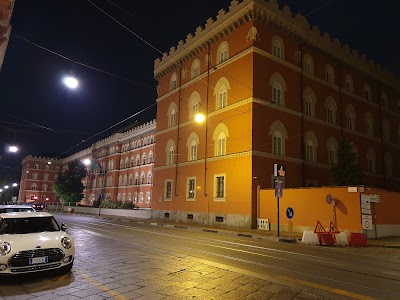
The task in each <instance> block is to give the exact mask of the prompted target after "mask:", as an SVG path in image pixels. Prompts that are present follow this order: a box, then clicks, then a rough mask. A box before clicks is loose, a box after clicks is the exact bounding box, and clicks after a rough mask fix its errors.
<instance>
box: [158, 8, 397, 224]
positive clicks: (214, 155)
mask: <svg viewBox="0 0 400 300" xmlns="http://www.w3.org/2000/svg"><path fill="white" fill-rule="evenodd" d="M154 76H155V78H156V79H157V81H158V87H157V90H158V98H157V118H156V120H157V130H156V131H157V135H156V136H157V147H156V149H155V151H156V152H155V154H156V155H155V157H156V160H155V166H154V178H155V181H154V187H153V197H154V201H153V205H152V210H153V216H154V217H155V218H168V219H172V220H177V221H182V222H197V223H203V224H221V225H228V226H236V227H253V228H256V226H257V216H259V207H258V201H257V186H260V187H261V188H271V187H273V182H274V176H273V165H274V164H275V163H278V164H283V165H285V166H286V177H285V182H284V186H285V187H301V186H304V187H306V186H309V187H317V186H327V185H332V184H333V177H332V173H331V171H330V169H331V166H332V165H334V164H335V163H336V162H337V149H338V144H339V143H340V141H341V139H342V138H343V137H345V138H346V139H347V140H348V141H349V142H350V143H351V144H352V146H353V151H354V152H355V153H357V155H358V158H357V163H358V164H359V165H360V167H361V168H362V169H363V170H364V172H365V178H364V182H363V184H365V185H366V186H374V187H378V188H384V189H390V190H398V189H399V186H400V185H399V183H400V168H399V167H400V165H399V162H400V151H399V150H400V118H399V117H400V91H399V87H400V84H399V83H400V81H399V78H397V77H395V76H394V75H393V74H391V73H389V72H387V71H386V70H384V69H382V68H381V67H380V66H379V65H376V64H374V63H373V62H371V61H369V60H368V59H367V58H366V57H365V56H364V55H360V54H359V53H358V52H357V51H356V50H350V49H349V47H348V46H347V45H343V44H341V43H340V41H339V40H337V39H335V40H333V39H331V38H330V36H329V34H328V33H323V34H322V33H320V32H319V29H318V28H317V27H315V26H314V27H311V26H310V25H309V24H308V22H307V20H306V19H305V17H303V16H301V15H299V14H297V15H295V16H293V15H292V14H291V12H290V9H289V8H288V7H284V8H279V6H278V3H277V2H276V1H275V0H270V1H264V0H244V1H241V2H239V1H232V2H231V5H230V7H229V11H225V10H220V11H219V13H218V15H217V17H216V18H215V19H212V18H210V19H208V20H207V23H206V24H205V26H204V27H201V26H199V27H198V28H197V29H196V32H195V33H194V34H188V35H187V38H186V40H185V41H180V42H179V43H178V45H177V46H176V47H171V49H170V51H169V53H165V54H164V55H163V57H162V58H160V59H157V60H156V61H155V62H154ZM198 113H202V114H203V115H204V116H205V120H204V121H203V122H202V123H197V122H196V121H195V116H196V115H197V114H198Z"/></svg>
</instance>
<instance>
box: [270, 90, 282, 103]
mask: <svg viewBox="0 0 400 300" xmlns="http://www.w3.org/2000/svg"><path fill="white" fill-rule="evenodd" d="M272 97H273V99H272V102H274V103H275V104H279V105H280V104H281V90H280V89H278V88H275V87H274V90H273V96H272Z"/></svg>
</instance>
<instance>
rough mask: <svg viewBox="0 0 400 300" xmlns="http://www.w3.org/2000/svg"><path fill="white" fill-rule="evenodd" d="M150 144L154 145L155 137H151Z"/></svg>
mask: <svg viewBox="0 0 400 300" xmlns="http://www.w3.org/2000/svg"><path fill="white" fill-rule="evenodd" d="M150 144H154V136H151V137H150Z"/></svg>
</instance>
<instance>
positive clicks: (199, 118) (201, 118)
mask: <svg viewBox="0 0 400 300" xmlns="http://www.w3.org/2000/svg"><path fill="white" fill-rule="evenodd" d="M194 119H195V120H196V122H197V123H203V122H204V120H205V119H206V117H205V116H204V115H203V114H197V115H196V116H195V117H194Z"/></svg>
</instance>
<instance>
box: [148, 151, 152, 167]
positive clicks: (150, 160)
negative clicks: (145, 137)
mask: <svg viewBox="0 0 400 300" xmlns="http://www.w3.org/2000/svg"><path fill="white" fill-rule="evenodd" d="M152 163H153V152H151V151H150V153H149V164H152Z"/></svg>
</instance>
